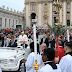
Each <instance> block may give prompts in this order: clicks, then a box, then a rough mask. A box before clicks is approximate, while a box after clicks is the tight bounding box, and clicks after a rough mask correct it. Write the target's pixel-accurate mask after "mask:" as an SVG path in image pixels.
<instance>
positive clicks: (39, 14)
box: [25, 0, 72, 27]
mask: <svg viewBox="0 0 72 72" xmlns="http://www.w3.org/2000/svg"><path fill="white" fill-rule="evenodd" d="M54 1H57V0H25V19H26V26H28V27H30V26H32V19H35V18H36V19H37V26H41V25H44V24H45V23H47V22H48V23H49V24H50V25H51V26H53V25H54V23H56V17H57V13H56V8H55V7H54V6H53V2H54ZM59 1H60V3H61V4H62V9H60V21H59V22H60V23H61V24H62V25H68V26H70V25H71V24H72V0H59Z"/></svg>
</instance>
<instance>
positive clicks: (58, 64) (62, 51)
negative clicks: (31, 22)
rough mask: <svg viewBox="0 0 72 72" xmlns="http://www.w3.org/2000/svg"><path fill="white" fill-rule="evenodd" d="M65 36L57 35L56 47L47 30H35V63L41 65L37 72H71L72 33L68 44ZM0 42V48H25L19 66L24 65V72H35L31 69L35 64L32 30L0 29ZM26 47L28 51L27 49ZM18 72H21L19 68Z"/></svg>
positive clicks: (51, 35) (53, 37)
mask: <svg viewBox="0 0 72 72" xmlns="http://www.w3.org/2000/svg"><path fill="white" fill-rule="evenodd" d="M66 34H67V33H65V34H63V35H62V34H61V35H59V37H58V46H57V47H56V41H57V40H56V37H55V36H54V35H53V34H50V31H49V30H44V31H43V30H41V29H39V30H38V29H37V30H36V38H37V40H38V42H37V61H38V64H40V65H41V66H40V67H39V70H38V72H72V32H70V41H69V42H68V40H67V35H66ZM40 35H42V37H41V38H39V36H40ZM29 40H30V41H29ZM0 41H1V47H17V46H22V47H23V48H26V51H25V52H26V53H25V59H23V60H22V61H21V64H22V63H24V66H25V67H24V70H25V72H36V71H35V69H34V67H32V65H33V64H34V63H35V53H34V35H33V30H32V29H1V30H0ZM28 46H29V47H30V48H29V49H27V47H28ZM18 72H21V70H20V68H19V70H18Z"/></svg>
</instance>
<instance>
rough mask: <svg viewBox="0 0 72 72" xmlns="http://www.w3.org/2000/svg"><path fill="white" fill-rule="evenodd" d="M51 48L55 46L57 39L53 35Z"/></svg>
mask: <svg viewBox="0 0 72 72" xmlns="http://www.w3.org/2000/svg"><path fill="white" fill-rule="evenodd" d="M51 48H55V39H54V38H53V36H51Z"/></svg>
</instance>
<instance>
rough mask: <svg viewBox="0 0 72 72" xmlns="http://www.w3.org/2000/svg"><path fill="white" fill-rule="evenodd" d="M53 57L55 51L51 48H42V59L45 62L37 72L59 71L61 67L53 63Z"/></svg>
mask: <svg viewBox="0 0 72 72" xmlns="http://www.w3.org/2000/svg"><path fill="white" fill-rule="evenodd" d="M54 57H55V51H54V49H52V48H46V49H44V52H43V54H42V60H43V62H44V64H45V66H44V67H42V68H41V69H40V70H39V71H38V72H61V69H60V68H59V66H58V65H56V64H55V63H53V59H54Z"/></svg>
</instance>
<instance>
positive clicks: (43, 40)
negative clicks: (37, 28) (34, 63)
mask: <svg viewBox="0 0 72 72" xmlns="http://www.w3.org/2000/svg"><path fill="white" fill-rule="evenodd" d="M45 39H46V38H45V35H43V38H42V39H41V42H40V45H41V44H42V43H45Z"/></svg>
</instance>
